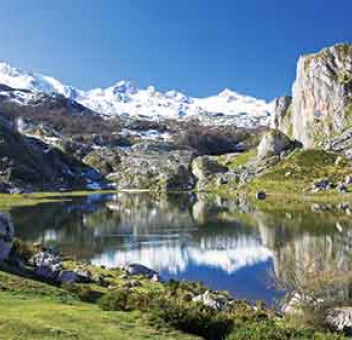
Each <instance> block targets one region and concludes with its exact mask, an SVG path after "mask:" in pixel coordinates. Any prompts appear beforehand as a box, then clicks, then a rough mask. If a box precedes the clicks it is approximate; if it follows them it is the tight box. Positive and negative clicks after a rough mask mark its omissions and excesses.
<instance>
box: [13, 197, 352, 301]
mask: <svg viewBox="0 0 352 340" xmlns="http://www.w3.org/2000/svg"><path fill="white" fill-rule="evenodd" d="M267 208H268V209H265V210H266V211H263V210H260V209H258V208H257V207H255V206H253V205H251V204H248V202H246V201H244V200H223V199H220V198H217V197H210V198H209V197H206V196H198V197H195V196H194V195H170V196H166V197H153V196H151V195H149V194H147V193H143V194H131V193H121V194H118V195H93V196H89V197H82V198H75V199H73V200H72V201H71V202H58V203H50V204H43V205H39V206H36V207H23V208H16V209H13V210H12V211H11V216H12V219H13V221H14V223H15V225H16V234H17V235H18V236H20V237H22V238H24V239H26V240H28V241H31V242H37V241H40V242H45V243H51V244H53V245H55V246H58V247H59V248H60V249H61V250H64V251H65V252H68V253H71V254H72V255H75V256H77V257H78V258H80V259H89V260H91V261H92V262H94V263H96V264H104V265H107V266H117V265H120V264H124V263H126V262H138V263H142V264H144V265H147V266H149V267H152V268H153V269H155V270H157V271H159V272H161V274H162V275H163V276H165V277H174V278H178V279H187V280H201V281H203V282H205V283H206V284H208V285H210V286H212V287H213V288H215V289H226V290H230V291H231V292H232V294H233V295H235V296H238V297H245V298H247V299H249V300H256V299H262V300H264V301H266V302H268V303H273V301H274V300H275V299H276V298H278V297H280V296H281V295H282V293H281V292H279V291H277V290H276V289H275V287H274V286H273V284H272V277H273V276H276V277H279V278H280V279H283V280H284V279H285V278H286V277H287V276H288V273H289V272H292V271H293V270H296V271H297V272H299V268H301V263H302V262H304V261H313V260H314V261H315V266H316V269H317V270H328V269H329V268H331V269H337V268H338V269H340V270H350V269H351V264H350V263H351V261H350V254H351V242H352V228H350V227H351V221H350V216H349V213H350V212H349V208H348V205H343V206H332V205H330V206H326V205H310V204H309V205H306V206H303V205H302V206H299V207H298V206H296V205H287V204H285V205H282V206H281V207H280V206H276V207H275V209H270V207H267ZM301 275H304V273H302V274H301Z"/></svg>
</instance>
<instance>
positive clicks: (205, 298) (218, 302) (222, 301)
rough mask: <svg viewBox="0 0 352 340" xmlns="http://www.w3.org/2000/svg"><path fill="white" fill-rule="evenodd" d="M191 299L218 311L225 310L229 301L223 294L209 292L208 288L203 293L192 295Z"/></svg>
mask: <svg viewBox="0 0 352 340" xmlns="http://www.w3.org/2000/svg"><path fill="white" fill-rule="evenodd" d="M192 301H193V302H200V303H202V304H203V305H204V306H207V307H210V308H213V309H215V310H218V311H223V310H225V309H226V307H227V305H228V302H229V301H228V299H227V298H225V297H223V296H219V295H215V294H211V293H210V292H209V291H208V290H207V291H206V292H205V293H204V294H201V295H197V296H195V297H193V298H192Z"/></svg>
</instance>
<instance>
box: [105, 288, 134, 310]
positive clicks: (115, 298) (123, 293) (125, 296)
mask: <svg viewBox="0 0 352 340" xmlns="http://www.w3.org/2000/svg"><path fill="white" fill-rule="evenodd" d="M129 295H130V291H129V290H127V289H118V290H114V291H112V292H111V293H107V294H105V295H104V296H103V297H102V298H100V299H99V302H98V303H99V306H100V308H101V309H102V310H105V311H130V310H132V309H133V308H132V306H130V305H129Z"/></svg>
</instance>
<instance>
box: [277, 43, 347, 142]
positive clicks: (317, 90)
mask: <svg viewBox="0 0 352 340" xmlns="http://www.w3.org/2000/svg"><path fill="white" fill-rule="evenodd" d="M288 102H289V101H288V100H287V99H286V100H283V99H281V100H280V101H277V105H276V113H275V117H274V123H273V124H274V125H275V127H276V128H279V129H280V130H282V131H283V132H284V133H286V134H288V135H289V136H290V137H292V138H294V139H296V140H298V141H300V142H301V143H303V145H304V147H305V148H311V147H323V146H325V145H327V144H328V143H329V141H330V140H332V139H334V138H336V137H337V136H339V135H341V134H342V133H343V132H345V131H346V130H347V129H348V128H350V127H351V126H352V45H351V44H338V45H335V46H332V47H329V48H325V49H323V50H322V51H320V52H319V53H316V54H310V55H305V56H301V57H300V58H299V61H298V65H297V76H296V80H295V82H294V85H293V89H292V104H291V105H288Z"/></svg>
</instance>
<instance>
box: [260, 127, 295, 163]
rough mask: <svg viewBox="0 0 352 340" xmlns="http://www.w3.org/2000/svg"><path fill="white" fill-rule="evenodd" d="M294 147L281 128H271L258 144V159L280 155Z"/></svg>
mask: <svg viewBox="0 0 352 340" xmlns="http://www.w3.org/2000/svg"><path fill="white" fill-rule="evenodd" d="M292 148H293V143H292V142H291V140H290V139H289V138H288V137H287V136H286V135H285V134H284V133H283V132H281V131H279V130H270V131H268V132H267V133H265V134H264V136H263V138H262V140H261V142H260V143H259V145H258V152H257V157H258V159H262V158H267V157H272V156H280V154H281V153H282V152H285V151H288V150H290V149H292Z"/></svg>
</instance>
